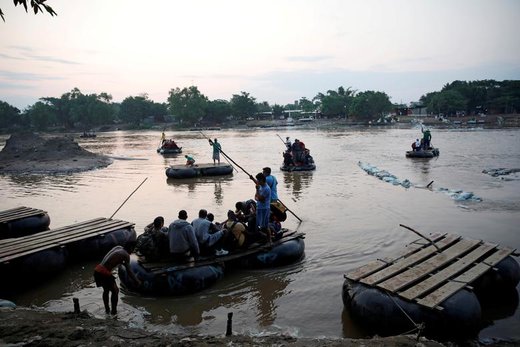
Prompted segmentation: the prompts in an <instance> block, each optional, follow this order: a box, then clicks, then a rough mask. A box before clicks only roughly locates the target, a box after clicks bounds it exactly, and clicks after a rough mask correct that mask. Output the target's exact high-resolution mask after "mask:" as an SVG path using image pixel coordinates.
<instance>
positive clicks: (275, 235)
mask: <svg viewBox="0 0 520 347" xmlns="http://www.w3.org/2000/svg"><path fill="white" fill-rule="evenodd" d="M268 228H269V232H270V233H271V238H272V240H273V241H276V240H279V239H281V238H282V236H283V231H282V224H281V223H280V222H279V221H278V220H277V219H276V217H275V216H274V215H273V214H271V216H270V218H269V224H268Z"/></svg>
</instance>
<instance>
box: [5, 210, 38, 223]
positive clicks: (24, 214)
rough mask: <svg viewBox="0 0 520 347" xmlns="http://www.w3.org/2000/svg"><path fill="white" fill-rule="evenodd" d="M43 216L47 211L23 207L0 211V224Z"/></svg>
mask: <svg viewBox="0 0 520 347" xmlns="http://www.w3.org/2000/svg"><path fill="white" fill-rule="evenodd" d="M44 214H47V211H44V210H39V209H36V208H31V207H25V206H20V207H15V208H12V209H9V210H5V211H0V223H9V222H12V221H15V220H18V219H22V218H28V217H34V216H41V215H44Z"/></svg>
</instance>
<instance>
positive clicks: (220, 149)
mask: <svg viewBox="0 0 520 347" xmlns="http://www.w3.org/2000/svg"><path fill="white" fill-rule="evenodd" d="M199 133H201V134H202V136H204V137H205V138H206V139H207V140H208V141H209V143H213V141H211V139H210V138H209V137H207V136H206V135H204V133H203V132H202V131H200V130H199ZM219 151H220V153H222V154H224V152H222V148H219ZM224 159H225V160H226V161H227V162H228V164H229V165H231V163H230V162H229V160H228V159H227V158H226V156H225V155H224ZM231 167H232V168H233V170H235V171H236V172H238V170H237V169H236V168H235V167H234V166H233V165H231Z"/></svg>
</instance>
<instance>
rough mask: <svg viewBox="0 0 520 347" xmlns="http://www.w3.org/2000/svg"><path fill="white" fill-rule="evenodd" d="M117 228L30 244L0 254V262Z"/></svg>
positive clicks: (116, 227) (116, 228) (117, 228)
mask: <svg viewBox="0 0 520 347" xmlns="http://www.w3.org/2000/svg"><path fill="white" fill-rule="evenodd" d="M119 229H121V228H120V227H118V226H114V227H112V228H111V229H105V230H101V231H97V232H95V233H88V234H86V233H85V234H82V235H80V236H77V237H75V238H69V239H66V240H59V241H54V242H51V243H46V244H37V245H31V246H32V247H27V248H21V249H19V250H18V252H13V253H12V254H10V255H4V254H2V255H0V263H5V262H9V261H12V260H14V259H17V258H20V257H24V256H26V255H29V254H33V253H37V252H40V251H42V250H46V249H51V248H54V247H62V246H66V245H67V244H71V243H73V242H77V241H81V240H85V239H89V238H93V237H95V236H100V235H104V234H107V233H110V232H112V231H115V230H119Z"/></svg>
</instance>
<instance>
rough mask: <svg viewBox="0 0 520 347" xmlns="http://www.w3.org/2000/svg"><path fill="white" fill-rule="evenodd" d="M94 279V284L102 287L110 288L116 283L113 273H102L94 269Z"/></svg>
mask: <svg viewBox="0 0 520 347" xmlns="http://www.w3.org/2000/svg"><path fill="white" fill-rule="evenodd" d="M94 280H95V281H96V286H97V287H103V289H112V288H114V284H115V283H116V278H115V277H114V276H113V275H104V274H102V273H99V272H97V271H94Z"/></svg>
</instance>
